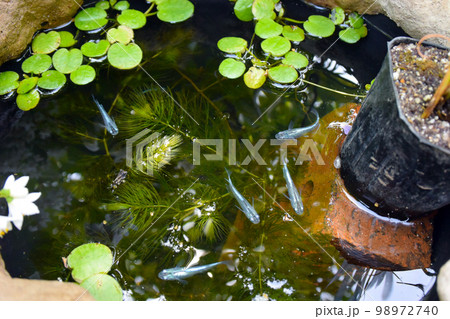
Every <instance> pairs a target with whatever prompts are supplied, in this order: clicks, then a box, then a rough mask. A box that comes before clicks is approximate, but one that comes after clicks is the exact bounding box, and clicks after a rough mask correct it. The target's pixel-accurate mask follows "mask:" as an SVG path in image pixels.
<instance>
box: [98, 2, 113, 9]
mask: <svg viewBox="0 0 450 319" xmlns="http://www.w3.org/2000/svg"><path fill="white" fill-rule="evenodd" d="M95 6H96V7H97V8H100V9H103V10H108V9H109V7H110V6H109V1H99V2H97V3H96V4H95Z"/></svg>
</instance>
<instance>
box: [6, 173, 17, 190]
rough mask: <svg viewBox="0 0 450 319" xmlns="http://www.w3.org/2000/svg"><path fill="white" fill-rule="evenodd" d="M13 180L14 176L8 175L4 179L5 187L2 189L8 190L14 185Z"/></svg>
mask: <svg viewBox="0 0 450 319" xmlns="http://www.w3.org/2000/svg"><path fill="white" fill-rule="evenodd" d="M14 182H15V178H14V175H9V176H8V178H7V179H6V182H5V185H4V186H3V188H4V189H10V188H11V186H12V185H14Z"/></svg>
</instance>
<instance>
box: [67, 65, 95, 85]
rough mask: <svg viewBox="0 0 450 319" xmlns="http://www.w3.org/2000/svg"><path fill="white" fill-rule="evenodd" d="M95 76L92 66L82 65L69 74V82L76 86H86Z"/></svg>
mask: <svg viewBox="0 0 450 319" xmlns="http://www.w3.org/2000/svg"><path fill="white" fill-rule="evenodd" d="M95 76H96V73H95V69H94V68H93V67H92V66H90V65H82V66H80V67H79V68H78V69H77V70H76V71H73V72H72V73H70V80H71V81H72V82H73V83H75V84H77V85H86V84H88V83H91V82H92V81H94V79H95Z"/></svg>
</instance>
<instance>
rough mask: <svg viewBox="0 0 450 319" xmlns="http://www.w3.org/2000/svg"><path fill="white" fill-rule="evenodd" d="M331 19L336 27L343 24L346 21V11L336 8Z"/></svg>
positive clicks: (331, 14) (332, 11)
mask: <svg viewBox="0 0 450 319" xmlns="http://www.w3.org/2000/svg"><path fill="white" fill-rule="evenodd" d="M330 19H331V21H333V23H334V24H335V25H338V24H341V23H343V22H344V20H345V11H344V9H342V8H341V7H336V8H334V9H333V10H331V13H330Z"/></svg>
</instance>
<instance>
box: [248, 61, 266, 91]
mask: <svg viewBox="0 0 450 319" xmlns="http://www.w3.org/2000/svg"><path fill="white" fill-rule="evenodd" d="M264 82H266V71H265V70H263V69H258V68H255V67H254V66H252V67H251V68H250V69H248V71H247V72H245V74H244V83H245V85H247V86H248V87H249V88H251V89H258V88H260V87H261V86H262V85H263V84H264Z"/></svg>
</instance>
